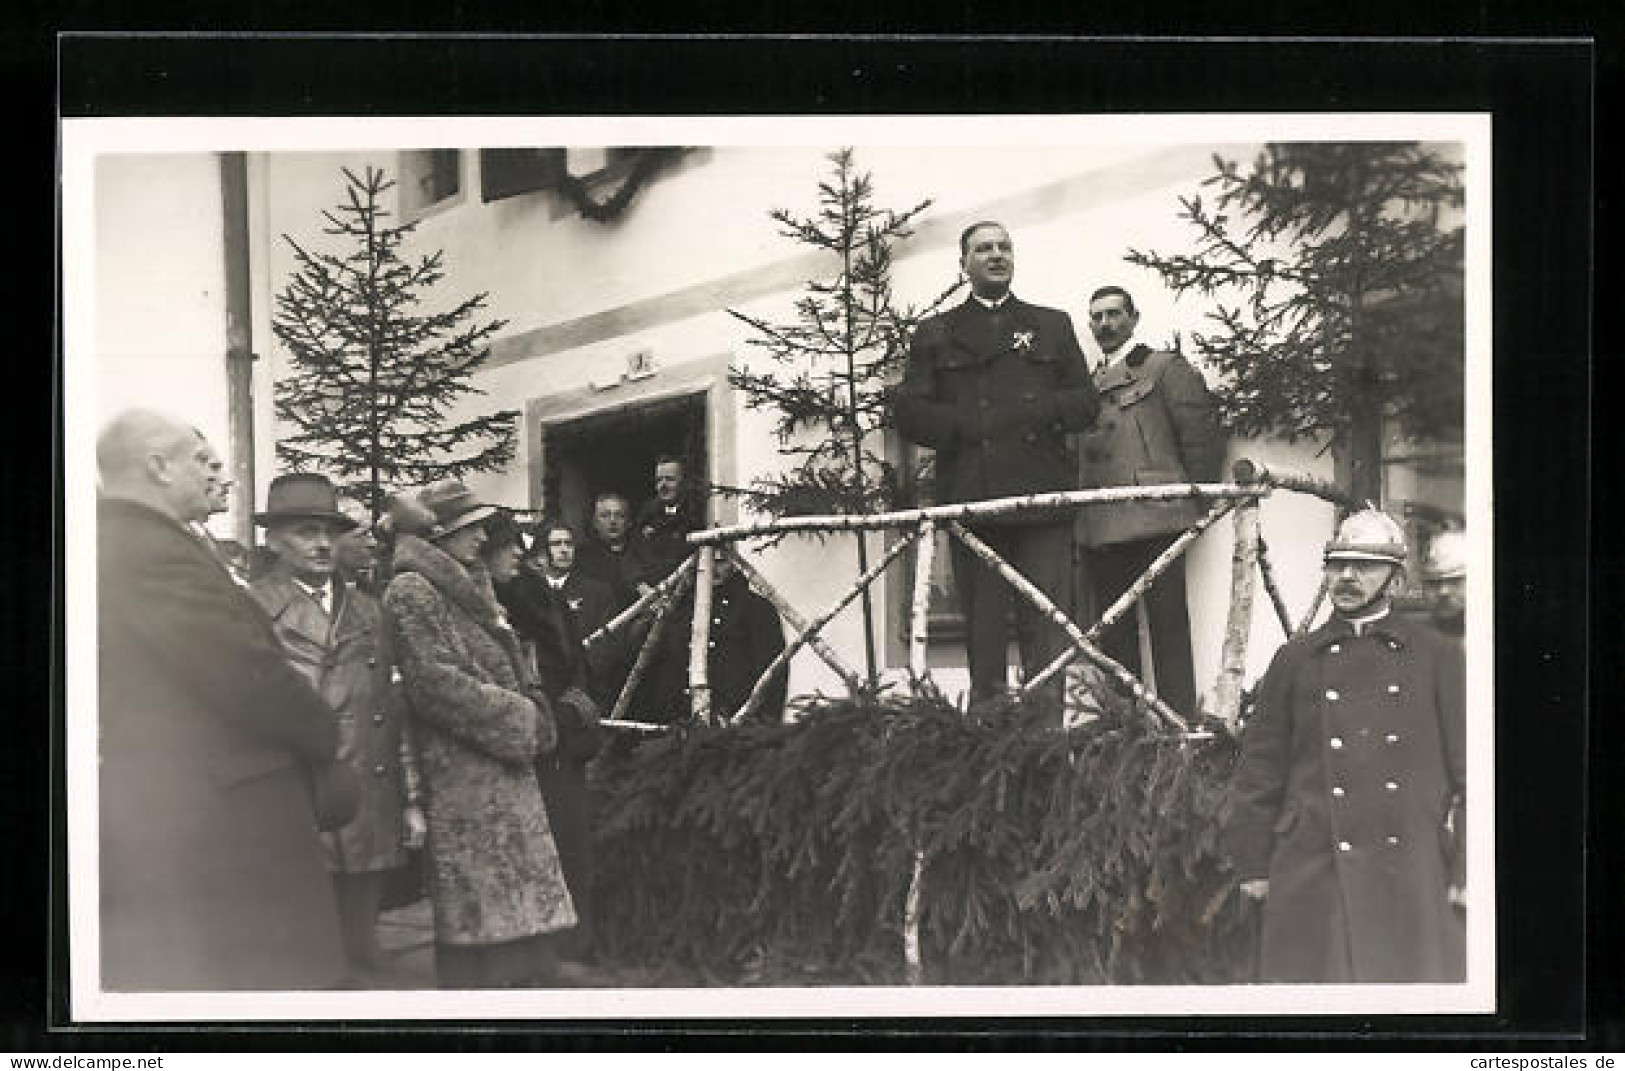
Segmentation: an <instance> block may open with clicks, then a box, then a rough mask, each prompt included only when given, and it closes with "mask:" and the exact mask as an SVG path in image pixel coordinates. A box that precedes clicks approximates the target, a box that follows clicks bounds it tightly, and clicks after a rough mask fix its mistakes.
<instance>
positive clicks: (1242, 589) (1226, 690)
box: [1214, 502, 1258, 725]
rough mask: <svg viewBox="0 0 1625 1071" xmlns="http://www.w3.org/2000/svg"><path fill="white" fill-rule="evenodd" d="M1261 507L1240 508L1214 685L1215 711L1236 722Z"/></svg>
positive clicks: (1249, 504) (1249, 626)
mask: <svg viewBox="0 0 1625 1071" xmlns="http://www.w3.org/2000/svg"><path fill="white" fill-rule="evenodd" d="M1257 558H1258V506H1257V505H1256V504H1255V503H1253V502H1245V503H1243V504H1242V505H1241V506H1239V507H1237V509H1236V542H1235V549H1234V551H1233V552H1232V553H1231V556H1230V613H1229V616H1228V617H1227V618H1226V620H1225V626H1224V647H1223V649H1222V650H1221V653H1220V655H1219V680H1218V683H1217V685H1215V687H1214V706H1215V708H1216V709H1215V711H1214V712H1215V713H1216V714H1217V715H1218V716H1219V718H1220V719H1222V720H1223V721H1224V722H1225V723H1226V724H1229V725H1234V724H1235V722H1236V717H1237V715H1238V714H1239V713H1240V711H1241V684H1242V678H1243V676H1244V675H1245V673H1246V670H1247V637H1248V636H1249V635H1250V634H1251V633H1252V626H1253V580H1254V578H1255V577H1257V576H1258V566H1257V564H1256V563H1257Z"/></svg>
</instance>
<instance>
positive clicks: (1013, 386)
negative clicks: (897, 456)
mask: <svg viewBox="0 0 1625 1071" xmlns="http://www.w3.org/2000/svg"><path fill="white" fill-rule="evenodd" d="M959 248H960V266H961V267H962V269H963V270H964V272H965V276H966V278H967V279H968V280H969V282H970V286H971V296H970V297H969V298H968V299H966V301H965V303H964V304H963V305H960V306H958V307H957V308H954V309H950V310H949V311H947V312H945V313H943V314H941V315H939V316H933V317H931V318H930V319H927V320H925V321H924V322H923V323H921V324H920V326H919V329H918V330H916V331H915V333H914V339H913V342H912V345H911V346H910V349H909V357H908V364H907V368H906V370H905V372H904V376H903V382H902V383H901V384H900V385H899V387H898V388H897V391H896V393H895V395H894V414H895V416H896V420H897V428H898V430H899V431H900V432H901V433H902V434H903V436H904V437H905V438H907V439H908V440H909V441H911V442H915V443H918V444H920V445H921V446H929V447H932V448H934V449H935V450H936V483H937V497H938V499H939V500H940V501H941V502H944V503H947V502H970V501H975V500H977V499H986V498H1004V497H1008V496H1016V495H1029V494H1035V493H1040V492H1048V491H1065V490H1071V489H1073V488H1074V487H1075V486H1076V470H1075V467H1074V463H1073V461H1072V460H1071V458H1070V456H1069V450H1068V448H1067V442H1066V435H1067V433H1068V432H1076V431H1081V430H1083V429H1084V428H1085V427H1087V426H1088V425H1089V424H1090V423H1091V422H1092V421H1093V420H1094V418H1095V413H1096V411H1097V410H1098V409H1099V402H1098V400H1097V398H1096V396H1095V390H1094V387H1093V386H1092V385H1091V384H1090V382H1089V374H1088V371H1087V369H1086V367H1085V365H1084V360H1083V351H1082V350H1081V349H1080V348H1079V347H1078V338H1077V334H1076V333H1075V332H1074V331H1073V329H1072V320H1071V318H1070V317H1068V316H1067V314H1066V313H1064V312H1062V311H1060V310H1059V309H1048V308H1043V307H1041V306H1038V305H1029V304H1027V303H1026V302H1024V301H1022V300H1020V299H1019V298H1017V297H1016V296H1015V295H1013V294H1012V293H1010V280H1011V278H1012V276H1013V275H1014V273H1015V263H1016V258H1015V248H1014V246H1013V244H1012V243H1011V241H1010V235H1009V234H1008V233H1007V232H1006V231H1005V229H1004V227H1002V226H1001V225H999V224H998V223H992V222H982V223H974V224H972V225H971V226H969V227H967V228H965V231H964V232H963V233H962V234H961V235H960V238H959ZM971 528H972V530H973V531H974V532H975V534H976V535H978V536H979V537H980V538H981V539H982V540H984V541H985V542H986V543H987V544H988V545H989V546H990V547H992V548H993V549H994V550H995V551H997V552H998V553H999V555H1000V556H1001V557H1003V558H1004V559H1005V560H1006V561H1008V562H1010V564H1011V565H1013V566H1014V567H1015V568H1016V569H1018V570H1019V571H1020V572H1021V573H1022V574H1023V575H1025V576H1026V577H1027V578H1028V579H1029V580H1031V581H1032V582H1033V583H1034V584H1036V585H1037V586H1038V587H1039V589H1040V590H1042V591H1043V592H1044V593H1045V594H1046V595H1048V596H1049V597H1050V598H1051V599H1052V600H1053V601H1054V602H1055V603H1056V605H1058V606H1060V607H1061V608H1062V609H1063V610H1066V611H1070V610H1071V609H1072V596H1071V563H1072V535H1071V525H1070V524H1069V523H1068V522H1067V520H1066V518H1064V517H1062V516H1057V515H1053V514H1050V515H1044V514H1038V515H1018V516H1016V517H1011V518H1001V519H998V520H994V521H982V522H978V523H976V524H974V525H972V526H971ZM953 562H954V584H955V587H957V588H958V591H959V599H960V604H961V606H962V608H963V610H964V613H965V618H966V625H967V628H968V629H969V637H968V642H967V646H968V648H969V656H970V676H971V691H972V698H973V699H982V698H987V697H989V696H993V695H997V694H999V693H1001V692H1003V691H1004V688H1005V679H1006V678H1005V674H1006V669H1005V650H1006V647H1007V645H1008V635H1007V629H1006V620H1007V618H1008V615H1009V609H1010V601H1011V599H1012V597H1014V592H1013V590H1012V589H1011V588H1010V586H1009V585H1008V584H1006V583H1005V581H1004V580H1003V578H1001V577H1000V576H998V574H997V573H995V572H994V571H993V570H991V569H989V568H988V567H987V565H986V564H984V563H983V562H982V561H981V560H980V559H979V558H977V557H976V556H975V555H974V554H972V553H971V552H970V551H969V550H968V549H967V548H966V547H964V546H963V545H962V544H960V543H959V542H958V541H955V542H954V544H953ZM1016 610H1017V621H1018V624H1019V625H1020V633H1021V652H1022V662H1023V664H1024V665H1025V667H1026V669H1027V672H1028V673H1029V674H1031V673H1034V672H1036V671H1037V670H1038V669H1040V668H1042V667H1043V666H1044V665H1045V664H1047V663H1048V662H1049V661H1050V660H1051V659H1052V658H1053V657H1054V656H1055V655H1056V654H1057V653H1058V652H1059V651H1060V649H1061V645H1062V643H1063V642H1064V636H1063V634H1062V633H1061V631H1060V630H1059V629H1057V628H1056V627H1055V626H1054V625H1052V624H1050V623H1049V622H1048V621H1046V620H1043V619H1041V618H1040V617H1039V615H1038V614H1037V612H1036V611H1035V610H1034V609H1033V608H1032V607H1031V605H1030V604H1029V603H1027V601H1026V600H1025V599H1021V600H1019V601H1018V602H1017V603H1016ZM1060 690H1061V680H1060V677H1059V676H1057V677H1056V678H1055V680H1054V681H1053V683H1052V684H1051V686H1050V687H1049V688H1048V689H1046V693H1045V698H1046V700H1047V701H1049V702H1053V703H1056V704H1058V703H1059V701H1060Z"/></svg>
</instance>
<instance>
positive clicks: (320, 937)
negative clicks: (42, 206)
mask: <svg viewBox="0 0 1625 1071" xmlns="http://www.w3.org/2000/svg"><path fill="white" fill-rule="evenodd" d="M96 457H97V464H98V468H99V470H100V485H99V492H100V493H99V499H98V502H97V533H96V535H97V544H98V556H97V593H98V594H97V629H98V641H99V658H98V671H99V682H98V698H99V703H100V711H99V719H100V724H99V728H100V755H99V758H100V763H99V792H98V808H99V813H100V821H99V827H98V833H97V835H98V841H99V844H98V847H99V853H100V854H99V866H98V875H99V886H100V911H101V949H100V951H101V983H102V986H103V988H105V989H108V990H119V991H131V990H134V991H153V990H187V991H203V992H207V991H214V990H237V989H253V990H285V989H313V988H326V987H330V986H334V985H337V984H339V983H340V981H341V980H342V978H343V977H344V975H345V962H344V952H343V945H342V943H341V940H340V931H339V920H338V913H337V911H336V909H335V907H334V902H333V890H332V885H331V883H330V882H329V880H328V876H327V869H326V866H325V865H324V863H323V856H322V844H321V841H320V839H319V837H318V833H317V827H318V825H319V824H323V825H329V826H331V825H338V824H342V823H343V822H344V821H346V820H348V818H349V817H350V816H351V815H352V814H353V813H354V811H355V806H356V793H357V786H356V785H355V781H354V775H353V774H352V773H350V771H349V768H348V767H347V766H344V765H343V764H340V763H337V761H336V756H337V750H338V742H339V733H338V727H337V725H336V724H335V721H334V718H333V713H332V711H331V710H329V709H328V708H327V705H326V704H325V703H324V702H323V701H322V698H321V696H319V695H318V694H317V693H316V691H315V690H314V689H313V688H311V686H310V685H309V684H308V683H307V682H306V681H305V679H304V678H303V677H301V676H300V675H299V674H298V673H296V672H295V671H294V670H293V668H292V667H290V666H289V665H288V661H287V659H286V657H285V656H284V653H283V650H282V646H281V644H280V643H279V642H278V640H277V636H276V633H275V631H274V629H273V628H272V625H271V622H270V620H269V619H268V618H267V617H266V615H265V612H264V611H263V610H262V609H261V608H260V606H259V604H258V603H256V602H255V601H254V599H253V598H252V596H250V595H249V593H248V592H247V591H246V590H245V589H244V588H242V587H241V586H239V585H238V584H236V583H235V582H234V581H233V579H232V577H231V576H230V575H229V574H228V573H227V572H226V570H225V569H224V568H223V567H222V566H221V564H220V562H219V560H218V559H217V558H216V557H215V556H214V555H213V554H212V553H211V552H210V551H209V549H208V548H207V547H205V546H203V545H202V544H201V543H200V542H199V541H198V539H197V538H196V535H195V533H194V532H193V531H192V529H191V528H190V525H191V524H192V523H193V522H195V521H201V520H203V519H205V518H207V517H208V515H209V512H210V510H211V508H212V503H213V498H212V496H211V481H212V480H213V479H215V478H216V476H215V474H216V472H217V469H216V468H215V466H216V465H218V458H216V457H215V456H214V452H213V451H212V450H211V449H210V448H209V444H208V442H207V441H206V440H205V439H204V438H203V436H202V435H201V434H199V433H198V432H197V431H196V430H194V429H192V428H190V427H187V426H186V425H184V424H182V423H180V422H178V421H176V420H174V419H173V418H171V417H168V416H165V415H163V414H160V413H156V412H153V411H151V410H144V409H135V410H129V411H126V412H123V413H121V414H119V415H118V416H116V417H115V418H114V419H113V420H112V421H111V422H110V423H109V424H108V425H107V427H106V429H105V430H104V431H103V432H102V434H101V436H100V438H99V439H98V440H97V443H96Z"/></svg>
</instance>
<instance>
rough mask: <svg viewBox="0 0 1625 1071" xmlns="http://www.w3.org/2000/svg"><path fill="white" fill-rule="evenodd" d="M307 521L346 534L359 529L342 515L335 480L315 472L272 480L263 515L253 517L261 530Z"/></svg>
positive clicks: (293, 473) (293, 474) (257, 514)
mask: <svg viewBox="0 0 1625 1071" xmlns="http://www.w3.org/2000/svg"><path fill="white" fill-rule="evenodd" d="M308 520H319V521H327V522H328V523H330V524H332V525H333V526H334V527H336V528H340V529H343V530H344V531H349V530H350V529H351V528H354V527H355V526H356V525H355V521H353V520H351V519H350V518H349V517H346V516H345V515H344V514H342V513H340V512H339V501H338V493H337V492H336V491H335V490H334V489H333V483H332V481H331V480H329V479H328V478H327V477H326V476H323V475H321V474H320V473H316V472H290V473H286V474H284V475H282V476H278V477H277V478H276V479H274V480H272V481H271V486H270V488H268V489H267V490H266V492H265V510H264V512H262V513H256V514H254V523H255V524H257V525H260V526H261V527H269V526H271V525H273V524H281V523H284V522H286V521H308Z"/></svg>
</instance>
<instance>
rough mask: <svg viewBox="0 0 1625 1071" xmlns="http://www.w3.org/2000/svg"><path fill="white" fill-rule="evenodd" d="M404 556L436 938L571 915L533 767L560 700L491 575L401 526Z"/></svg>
mask: <svg viewBox="0 0 1625 1071" xmlns="http://www.w3.org/2000/svg"><path fill="white" fill-rule="evenodd" d="M394 568H395V576H394V579H392V580H391V581H390V582H389V588H388V590H387V591H385V593H384V608H385V610H387V611H388V618H389V620H390V622H391V624H392V626H393V627H394V629H395V633H396V634H395V650H396V657H397V658H398V659H399V661H400V667H401V676H402V677H403V678H404V681H405V685H406V695H407V697H408V700H409V703H410V706H411V712H412V723H413V724H412V730H413V735H414V739H415V741H416V743H417V748H418V766H419V774H420V775H421V777H422V781H423V809H424V813H425V816H426V817H427V818H428V822H429V837H428V843H427V849H428V856H429V866H430V875H429V889H430V896H431V898H432V900H433V901H434V916H435V937H436V939H437V940H438V941H440V942H441V943H443V944H452V945H489V944H495V943H498V942H504V941H513V940H518V939H520V938H525V937H531V936H535V935H537V934H542V933H551V932H553V931H555V930H560V929H564V928H566V927H568V926H572V925H574V924H575V921H576V916H575V910H574V907H573V905H572V904H571V901H570V894H569V892H568V890H567V889H566V887H565V883H564V876H563V874H562V872H561V870H560V868H559V859H558V851H557V849H556V847H555V846H554V843H553V834H552V829H551V827H550V825H549V824H548V819H547V811H546V809H545V807H544V806H543V804H542V795H541V790H540V789H539V788H538V787H537V784H536V775H535V772H534V769H533V764H534V763H535V761H536V757H537V755H538V753H540V752H543V751H551V750H552V749H553V747H554V744H555V742H556V736H555V729H554V724H553V717H552V712H551V706H550V704H548V702H547V699H546V698H545V696H544V695H543V694H542V693H541V691H540V690H539V688H538V687H537V685H536V682H535V680H534V679H533V676H532V674H531V673H530V671H529V669H528V668H527V667H526V665H525V660H524V658H523V656H522V655H521V653H520V650H519V640H518V638H517V637H516V636H515V635H514V633H513V631H512V630H511V629H510V628H509V627H508V625H507V623H506V621H505V620H504V619H503V615H502V611H501V608H500V607H498V606H497V603H496V599H495V596H493V595H492V594H491V592H490V586H489V583H486V584H485V585H484V586H482V585H481V584H479V583H478V582H477V581H476V580H475V578H474V577H473V576H471V575H470V574H469V572H468V571H467V570H465V569H464V568H463V567H462V566H461V565H460V564H459V563H458V562H457V561H456V560H455V559H453V558H452V557H451V556H450V555H448V554H447V553H446V552H445V551H443V550H441V549H440V548H439V547H436V546H433V545H432V544H430V543H427V542H425V541H424V540H422V539H420V538H418V537H417V536H413V535H402V536H400V538H399V540H398V541H397V543H396V546H395V561H394ZM481 577H482V579H483V574H481Z"/></svg>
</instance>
